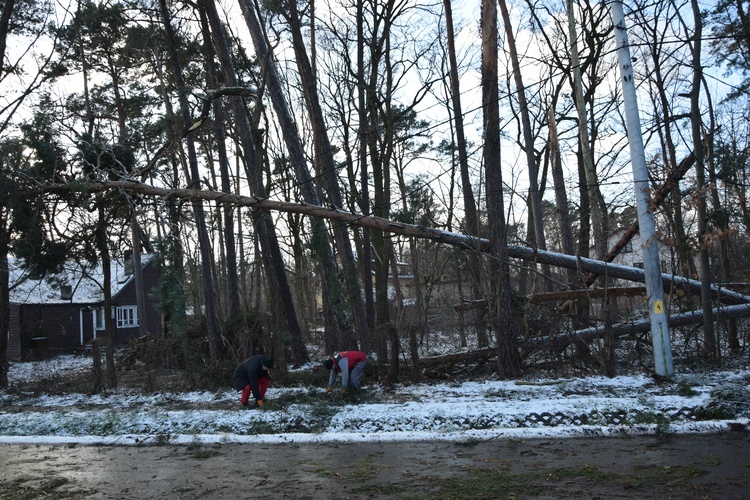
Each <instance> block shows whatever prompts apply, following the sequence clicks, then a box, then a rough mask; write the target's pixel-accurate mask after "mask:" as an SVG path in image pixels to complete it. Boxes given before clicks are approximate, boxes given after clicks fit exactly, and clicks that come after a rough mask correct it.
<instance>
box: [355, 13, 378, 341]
mask: <svg viewBox="0 0 750 500" xmlns="http://www.w3.org/2000/svg"><path fill="white" fill-rule="evenodd" d="M363 4H364V0H357V104H358V109H357V115H358V117H359V129H358V130H357V135H358V137H359V171H360V183H361V188H360V198H361V201H360V207H359V209H360V210H361V211H362V213H363V214H364V215H369V214H370V213H371V211H370V179H369V176H368V174H367V171H368V169H367V138H368V136H369V133H370V132H369V130H368V121H367V105H366V101H365V97H366V95H367V88H366V84H365V55H364V51H365V41H364V5H363ZM360 265H361V267H362V277H363V279H362V286H363V287H364V290H365V317H366V321H367V328H368V335H367V338H366V342H365V341H363V342H362V344H363V348H366V349H367V352H371V351H372V347H373V344H372V339H371V338H370V337H371V335H372V332H374V331H375V300H374V297H373V295H372V287H373V282H372V235H371V234H370V229H369V228H363V229H362V257H361V264H360Z"/></svg>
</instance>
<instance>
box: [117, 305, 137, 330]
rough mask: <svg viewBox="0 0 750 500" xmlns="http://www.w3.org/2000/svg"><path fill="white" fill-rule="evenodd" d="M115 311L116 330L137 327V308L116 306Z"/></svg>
mask: <svg viewBox="0 0 750 500" xmlns="http://www.w3.org/2000/svg"><path fill="white" fill-rule="evenodd" d="M116 311H117V312H116V318H117V328H137V327H138V307H137V306H118V307H117V310H116Z"/></svg>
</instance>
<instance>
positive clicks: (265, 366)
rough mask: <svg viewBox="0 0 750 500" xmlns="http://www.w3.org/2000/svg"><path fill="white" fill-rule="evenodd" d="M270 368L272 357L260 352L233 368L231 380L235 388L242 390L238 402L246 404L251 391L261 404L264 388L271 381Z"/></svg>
mask: <svg viewBox="0 0 750 500" xmlns="http://www.w3.org/2000/svg"><path fill="white" fill-rule="evenodd" d="M271 368H273V359H271V358H267V357H265V356H264V355H262V354H256V355H255V356H252V357H250V358H248V359H246V360H245V361H243V362H242V363H240V364H239V365H238V366H237V368H235V370H234V377H233V381H234V388H235V390H238V391H242V396H241V397H240V403H242V404H243V405H246V406H247V404H248V400H249V399H250V394H251V393H252V395H253V398H255V401H256V403H257V405H258V406H263V403H265V401H266V390H267V389H268V385H269V384H270V383H271V372H270V370H271Z"/></svg>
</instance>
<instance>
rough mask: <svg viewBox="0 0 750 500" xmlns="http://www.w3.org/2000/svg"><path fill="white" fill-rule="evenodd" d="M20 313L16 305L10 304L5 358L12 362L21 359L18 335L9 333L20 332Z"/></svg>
mask: <svg viewBox="0 0 750 500" xmlns="http://www.w3.org/2000/svg"><path fill="white" fill-rule="evenodd" d="M20 316H21V311H20V308H19V307H18V305H16V304H10V324H9V325H8V326H9V328H8V332H7V333H6V335H7V336H8V347H7V350H6V356H5V357H6V358H7V359H9V360H13V361H19V360H20V359H21V339H20V338H19V336H18V335H11V332H19V331H20V330H21V317H20Z"/></svg>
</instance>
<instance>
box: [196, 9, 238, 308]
mask: <svg viewBox="0 0 750 500" xmlns="http://www.w3.org/2000/svg"><path fill="white" fill-rule="evenodd" d="M201 31H202V33H203V51H204V54H205V60H206V85H207V87H208V88H209V89H216V88H218V87H219V72H218V69H217V68H216V62H215V53H214V49H213V46H212V45H211V32H210V28H209V26H208V20H207V19H206V18H205V16H201ZM212 109H213V113H214V119H213V123H212V125H213V133H214V136H215V137H214V140H215V141H216V152H217V154H218V160H219V175H220V177H221V190H222V191H224V192H225V193H231V192H233V191H234V189H232V182H231V179H230V177H229V157H228V155H227V148H226V130H225V128H224V120H225V117H224V105H223V103H222V102H221V99H217V100H216V102H214V103H213V108H212ZM207 153H208V152H207ZM209 154H210V153H209ZM219 209H220V211H221V215H222V218H223V222H224V227H223V233H224V251H225V253H226V259H225V262H226V279H227V281H226V283H227V287H226V288H227V290H226V291H227V297H226V301H227V304H226V312H227V315H228V317H229V318H235V317H237V315H238V314H239V312H240V282H239V273H238V270H237V244H236V242H235V238H234V214H233V211H232V207H231V206H229V205H223V206H221V207H220V208H219Z"/></svg>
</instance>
